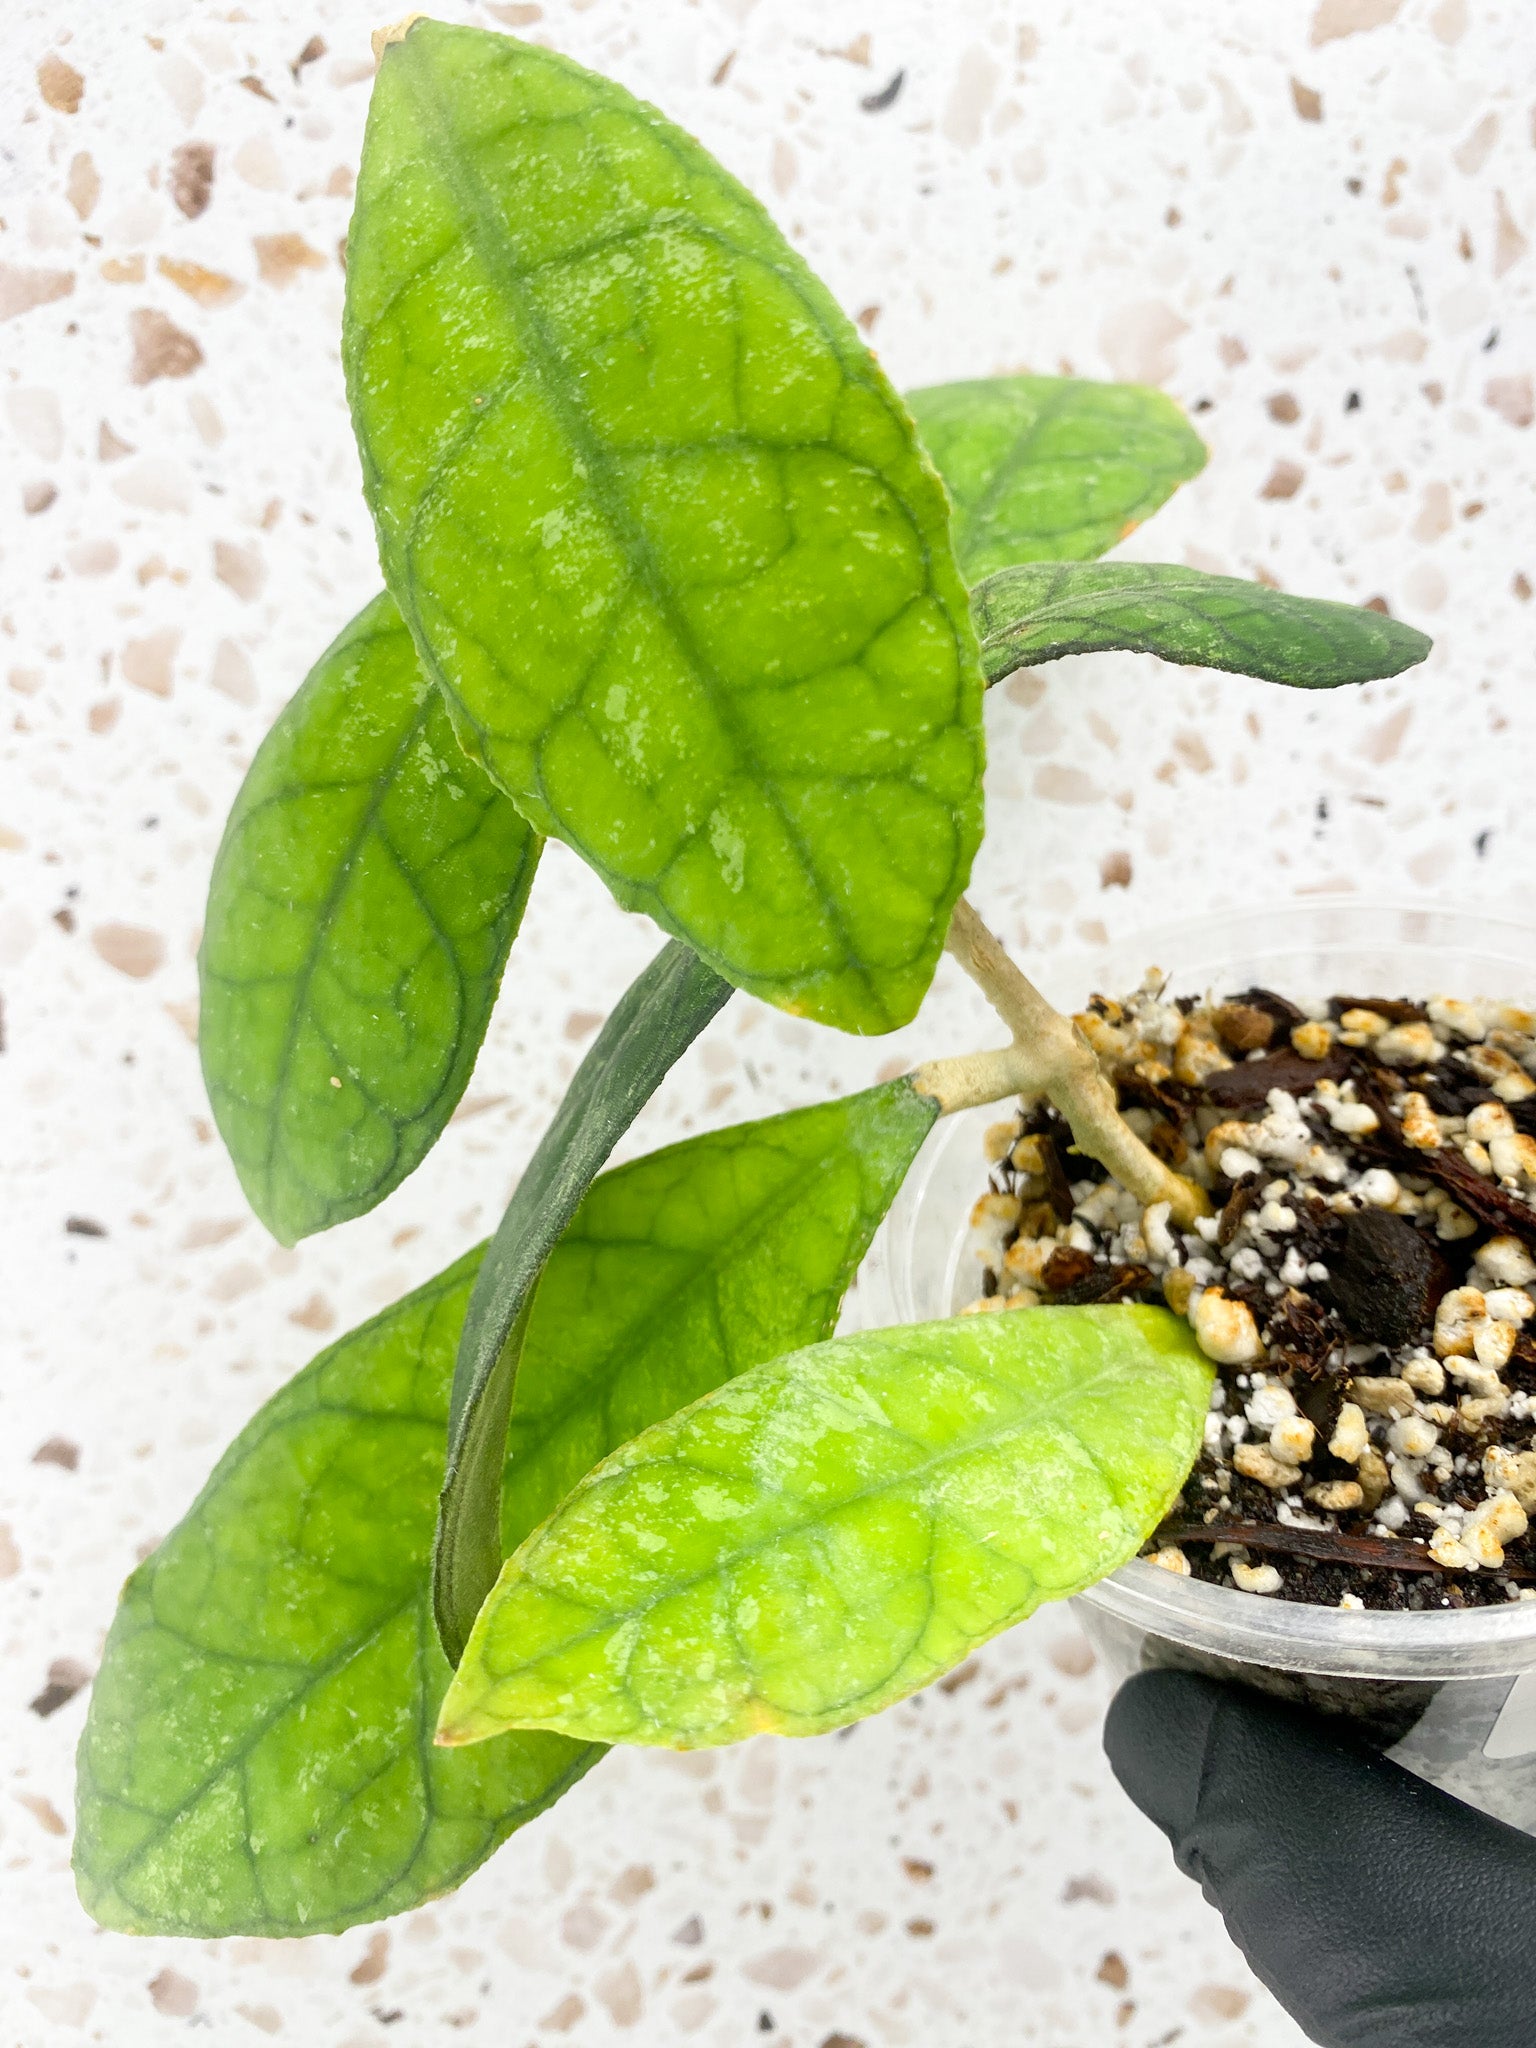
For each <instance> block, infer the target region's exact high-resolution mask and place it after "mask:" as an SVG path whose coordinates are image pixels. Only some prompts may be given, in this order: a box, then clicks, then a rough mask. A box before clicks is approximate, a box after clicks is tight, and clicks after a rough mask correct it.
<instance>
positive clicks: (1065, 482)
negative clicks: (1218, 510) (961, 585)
mask: <svg viewBox="0 0 1536 2048" xmlns="http://www.w3.org/2000/svg"><path fill="white" fill-rule="evenodd" d="M907 404H908V405H909V406H910V407H911V410H912V415H913V418H914V419H915V420H916V421H917V428H918V432H919V433H920V434H921V436H922V438H923V445H924V446H925V447H926V448H927V450H928V452H929V454H930V455H931V456H932V457H933V460H934V462H935V463H936V464H937V466H938V470H939V473H940V475H941V476H942V477H943V478H944V481H945V483H946V484H947V485H948V486H949V493H950V497H951V499H952V500H953V504H954V527H953V532H954V543H955V552H956V554H957V555H958V556H959V558H960V567H961V571H962V573H963V574H964V576H965V580H966V582H967V583H977V582H979V581H980V579H981V578H982V577H983V576H989V575H991V574H992V573H993V571H994V570H997V569H1001V568H1003V567H1005V566H1006V565H1007V564H1009V563H1011V562H1067V561H1087V560H1089V559H1090V558H1091V557H1092V556H1094V555H1101V554H1103V552H1104V550H1105V549H1106V548H1112V547H1113V546H1114V545H1115V543H1116V541H1120V540H1124V538H1125V536H1126V535H1127V534H1128V533H1129V532H1130V531H1131V530H1132V528H1134V527H1137V526H1139V525H1140V524H1141V522H1142V521H1143V520H1144V519H1146V518H1149V517H1150V515H1151V514H1152V513H1154V512H1155V511H1156V510H1157V508H1158V506H1159V505H1161V504H1163V503H1164V502H1165V500H1166V499H1168V498H1169V497H1170V496H1171V495H1172V494H1173V492H1174V491H1175V490H1176V489H1177V488H1178V486H1179V485H1180V484H1181V483H1185V482H1187V481H1188V479H1189V478H1190V477H1192V476H1195V475H1197V474H1198V473H1199V471H1200V470H1201V469H1203V468H1204V466H1205V444H1204V442H1202V441H1201V439H1200V437H1199V435H1198V434H1197V433H1196V432H1195V431H1194V429H1193V427H1191V426H1190V424H1189V422H1188V420H1187V419H1185V417H1184V415H1183V413H1182V412H1180V410H1179V408H1178V407H1177V406H1176V405H1175V404H1174V403H1173V401H1172V399H1170V398H1165V397H1164V396H1163V394H1162V393H1161V392H1160V391H1154V390H1152V389H1151V388H1150V386H1148V385H1145V384H1094V383H1088V382H1086V381H1084V380H1083V379H1080V378H1076V377H984V378H978V379H975V380H973V381H969V382H966V383H960V384H931V385H928V386H927V387H926V388H925V389H923V390H921V391H911V392H909V393H908V394H907Z"/></svg>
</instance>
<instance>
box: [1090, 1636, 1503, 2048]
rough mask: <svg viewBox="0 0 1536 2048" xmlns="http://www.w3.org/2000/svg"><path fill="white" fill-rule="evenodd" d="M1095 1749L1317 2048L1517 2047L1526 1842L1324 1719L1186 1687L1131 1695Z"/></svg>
mask: <svg viewBox="0 0 1536 2048" xmlns="http://www.w3.org/2000/svg"><path fill="white" fill-rule="evenodd" d="M1104 1747H1105V1749H1106V1750H1107V1751H1108V1753H1109V1761H1110V1764H1111V1766H1112V1768H1113V1770H1114V1773H1115V1776H1116V1777H1117V1778H1118V1779H1119V1781H1120V1783H1121V1785H1122V1786H1123V1787H1124V1789H1125V1790H1126V1792H1128V1793H1129V1794H1130V1796H1131V1798H1132V1799H1133V1800H1134V1801H1135V1802H1136V1804H1137V1805H1138V1806H1139V1807H1140V1808H1141V1810H1142V1812H1143V1813H1145V1814H1147V1815H1148V1816H1149V1818H1150V1819H1152V1820H1154V1821H1155V1822H1156V1823H1157V1825H1158V1826H1159V1827H1160V1828H1161V1829H1162V1830H1163V1832H1164V1834H1166V1835H1167V1837H1168V1839H1169V1841H1170V1842H1172V1844H1173V1853H1174V1858H1175V1860H1176V1861H1177V1863H1178V1866H1179V1868H1180V1869H1181V1870H1182V1871H1184V1872H1185V1874H1186V1875H1187V1876H1190V1877H1193V1878H1196V1879H1198V1880H1199V1882H1200V1884H1201V1886H1202V1887H1203V1889H1204V1891H1205V1895H1206V1897H1207V1898H1208V1899H1209V1900H1210V1901H1211V1903H1212V1904H1213V1905H1214V1906H1216V1907H1217V1908H1219V1910H1220V1912H1221V1915H1222V1918H1223V1919H1224V1920H1225V1921H1226V1923H1227V1931H1228V1932H1229V1933H1230V1935H1231V1936H1232V1939H1233V1940H1234V1941H1235V1942H1236V1943H1237V1945H1238V1947H1239V1948H1240V1949H1241V1950H1242V1951H1243V1954H1244V1955H1245V1956H1246V1957H1247V1958H1248V1962H1249V1964H1250V1966H1251V1967H1252V1969H1253V1971H1254V1973H1255V1975H1256V1976H1258V1977H1260V1978H1261V1979H1262V1980H1263V1982H1264V1983H1265V1984H1267V1985H1268V1986H1269V1988H1270V1990H1271V1991H1272V1992H1273V1993H1274V1994H1275V1996H1276V1998H1278V1999H1279V2001H1280V2003H1281V2004H1282V2005H1283V2006H1284V2007H1285V2008H1286V2010H1287V2012H1289V2013H1290V2014H1291V2015H1292V2017H1293V2018H1294V2019H1296V2020H1297V2022H1298V2023H1299V2024H1300V2025H1301V2026H1302V2027H1303V2028H1304V2029H1305V2030H1306V2032H1307V2033H1308V2034H1309V2035H1310V2036H1311V2038H1312V2039H1313V2040H1314V2041H1316V2042H1319V2043H1321V2044H1322V2048H1462V2044H1467V2048H1472V2044H1475V2048H1532V2043H1533V2042H1536V1977H1533V1973H1532V1968H1531V1957H1532V1941H1533V1930H1536V1841H1532V1840H1531V1838H1530V1837H1529V1836H1526V1835H1523V1834H1521V1833H1520V1832H1519V1831H1518V1830H1517V1829H1515V1828H1510V1827H1506V1826H1505V1825H1504V1823H1503V1822H1502V1821H1496V1820H1491V1819H1490V1818H1489V1817H1488V1816H1487V1815H1486V1814H1483V1813H1479V1812H1477V1811H1476V1810H1475V1809H1474V1808H1472V1807H1470V1806H1465V1805H1463V1804H1462V1802H1461V1801H1460V1800H1458V1799H1452V1798H1451V1797H1450V1796H1449V1795H1448V1794H1447V1793H1444V1792H1441V1791H1438V1790H1436V1788H1435V1787H1433V1786H1431V1785H1427V1784H1425V1783H1424V1782H1423V1780H1422V1779H1419V1778H1416V1777H1414V1776H1413V1775H1412V1773H1411V1772H1408V1771H1405V1770H1403V1769H1402V1767H1401V1766H1400V1765H1398V1764H1394V1763H1390V1762H1389V1761H1388V1760H1387V1759H1386V1758H1385V1757H1383V1756H1381V1755H1379V1754H1377V1753H1376V1752H1374V1751H1372V1750H1369V1749H1367V1748H1365V1747H1364V1746H1363V1745H1361V1744H1359V1743H1357V1742H1356V1741H1354V1740H1353V1739H1352V1738H1351V1737H1350V1736H1349V1735H1348V1734H1347V1733H1345V1732H1343V1731H1342V1730H1341V1729H1339V1728H1337V1727H1336V1726H1335V1725H1334V1724H1332V1723H1331V1722H1329V1721H1327V1720H1325V1719H1321V1718H1319V1717H1317V1716H1315V1715H1311V1714H1306V1713H1303V1712H1301V1711H1299V1710H1298V1709H1296V1708H1293V1707H1287V1706H1284V1705H1282V1704H1281V1703H1280V1702H1279V1701H1276V1700H1270V1699H1266V1698H1265V1697H1263V1696H1262V1695H1261V1694H1258V1693H1253V1692H1249V1691H1247V1690H1246V1689H1245V1688H1243V1687H1241V1686H1229V1685H1222V1684H1219V1683H1218V1682H1217V1681H1216V1680H1214V1679H1210V1678H1204V1677H1199V1676H1197V1675H1196V1674H1194V1673H1193V1672H1187V1671H1145V1672H1142V1673H1140V1674H1139V1675H1138V1676H1137V1677H1135V1678H1133V1679H1131V1680H1130V1681H1129V1683H1128V1684H1127V1685H1125V1686H1123V1687H1122V1688H1121V1690H1120V1692H1119V1694H1118V1695H1117V1696H1116V1698H1115V1700H1114V1702H1113V1704H1112V1705H1111V1707H1110V1710H1109V1718H1108V1720H1107V1722H1106V1724H1105V1728H1104Z"/></svg>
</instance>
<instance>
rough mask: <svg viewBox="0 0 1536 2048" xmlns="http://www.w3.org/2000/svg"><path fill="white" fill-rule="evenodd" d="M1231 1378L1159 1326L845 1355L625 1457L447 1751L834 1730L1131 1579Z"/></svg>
mask: <svg viewBox="0 0 1536 2048" xmlns="http://www.w3.org/2000/svg"><path fill="white" fill-rule="evenodd" d="M1210 1385H1211V1367H1210V1365H1209V1363H1208V1362H1207V1361H1206V1359H1205V1358H1204V1357H1203V1356H1202V1354H1201V1353H1200V1351H1199V1350H1198V1348H1197V1347H1196V1345H1195V1343H1194V1340H1193V1338H1192V1337H1191V1335H1190V1332H1189V1328H1188V1326H1187V1324H1185V1323H1184V1322H1183V1321H1182V1320H1181V1319H1179V1318H1176V1317H1174V1316H1172V1315H1171V1314H1169V1312H1168V1311H1167V1310H1165V1309H1153V1308H1139V1307H1113V1308H1079V1309H1065V1308H1063V1309H1033V1310H1025V1311H1020V1312H1016V1313H1013V1314H1010V1315H998V1316H974V1317H962V1318H956V1319H955V1320H953V1321H950V1322H946V1323H930V1324H924V1325H917V1326H913V1327H909V1328H905V1329H897V1330H880V1331H874V1332H871V1333H869V1334H867V1335H864V1336H859V1337H850V1338H842V1339H836V1340H834V1341H833V1342H831V1343H827V1344H822V1345H818V1346H815V1347H813V1348H812V1349H810V1350H808V1351H801V1352H798V1353H795V1354H793V1355H792V1356H790V1357H787V1358H779V1359H775V1360H774V1361H773V1362H772V1363H771V1364H768V1365H763V1366H759V1367H756V1368H755V1369H753V1370H752V1371H750V1372H748V1373H744V1374H742V1375H741V1376H740V1377H739V1378H737V1379H735V1380H732V1381H731V1382H730V1383H729V1384H728V1385H726V1386H725V1387H723V1388H722V1389H721V1390H720V1391H719V1392H718V1393H716V1394H713V1395H710V1396H708V1397H707V1398H706V1399H704V1400H701V1401H698V1402H695V1404H694V1405H693V1406H692V1407H691V1408H687V1409H685V1410H683V1411H682V1413H681V1414H679V1415H675V1416H673V1417H672V1418H671V1419H670V1420H668V1421H666V1422H663V1423H660V1424H658V1425H657V1426H656V1427H654V1428H652V1429H649V1430H646V1431H645V1432H644V1433H643V1434H641V1435H640V1436H638V1437H636V1438H635V1439H634V1441H633V1442H631V1443H629V1444H627V1445H626V1446H625V1447H624V1448H623V1449H622V1450H621V1451H618V1452H616V1453H615V1454H614V1455H613V1456H612V1457H610V1458H608V1459H606V1460H605V1461H604V1462H603V1463H602V1464H601V1465H599V1466H598V1467H597V1468H596V1469H595V1470H594V1471H592V1472H591V1473H590V1474H589V1475H588V1476H587V1478H586V1479H585V1480H583V1481H582V1483H581V1484H580V1485H579V1486H578V1487H577V1488H576V1489H575V1490H574V1492H572V1493H571V1494H570V1495H568V1496H567V1498H566V1500H565V1501H564V1502H563V1503H562V1505H561V1506H560V1507H559V1508H558V1509H557V1510H556V1512H555V1513H554V1515H553V1516H552V1517H551V1518H550V1519H549V1520H548V1521H547V1522H546V1523H545V1524H544V1525H543V1526H542V1527H541V1528H540V1529H538V1530H536V1531H535V1532H534V1534H533V1535H532V1536H531V1537H530V1538H529V1539H528V1540H527V1542H525V1543H524V1545H523V1546H522V1548H521V1549H520V1550H519V1551H517V1552H516V1554H515V1555H514V1556H513V1557H512V1558H510V1559H509V1560H508V1562H507V1565H506V1567H505V1569H504V1570H503V1573H502V1576H501V1579H500V1581H499V1582H498V1584H497V1587H496V1591H495V1593H494V1594H493V1595H492V1596H491V1598H490V1600H489V1601H487V1603H486V1606H485V1608H484V1610H483V1612H482V1614H481V1616H480V1619H479V1621H478V1622H477V1623H476V1626H475V1632H474V1635H473V1637H472V1638H471V1641H470V1645H469V1648H468V1650H467V1651H466V1653H465V1656H464V1659H463V1661H462V1662H461V1664H460V1666H459V1669H458V1671H457V1673H456V1674H455V1677H454V1681H453V1684H452V1686H451V1688H450V1690H449V1694H448V1697H447V1699H446V1700H445V1702H444V1704H443V1711H442V1717H441V1722H440V1729H439V1737H438V1739H439V1741H442V1742H446V1743H451V1744H459V1743H475V1742H479V1741H481V1740H483V1739H484V1738H485V1737H487V1736H491V1735H495V1734H497V1733H499V1732H500V1731H501V1730H503V1729H506V1728H509V1727H546V1728H559V1729H560V1730H562V1731H563V1732H565V1733H568V1734H573V1735H582V1736H586V1737H590V1738H592V1739H598V1740H602V1741H607V1742H634V1743H654V1744H661V1745H664V1746H667V1747H672V1748H694V1747H699V1746H702V1745H707V1744H714V1743H723V1742H735V1741H740V1740H741V1739H743V1738H744V1737H745V1736H748V1735H752V1734H757V1733H761V1732H763V1731H765V1730H770V1731H773V1732H776V1733H779V1734H785V1735H810V1734H816V1733H818V1732H820V1731H822V1730H824V1729H827V1728H834V1727H839V1726H842V1725H844V1724H845V1723H847V1722H849V1721H854V1720H857V1719H859V1718H861V1717H862V1716H863V1715H865V1714H869V1713H873V1712H875V1711H876V1710H877V1709H879V1708H880V1707H883V1706H887V1705H889V1704H890V1703H891V1702H892V1701H893V1700H898V1699H901V1698H903V1697H904V1696H905V1695H906V1694H907V1693H910V1692H913V1691H915V1690H916V1689H917V1688H918V1687H920V1686H923V1685H926V1684H927V1683H928V1682H929V1681H930V1680H931V1679H933V1678H935V1677H937V1676H938V1675H939V1674H940V1673H941V1672H942V1671H944V1670H946V1669H948V1668H949V1667H950V1666H951V1665H953V1664H956V1663H958V1662H959V1661H960V1660H961V1659H962V1658H963V1657H965V1656H966V1655H967V1654H968V1653H969V1652H970V1651H971V1650H972V1649H974V1648H975V1647H976V1645H977V1644H978V1643H981V1642H984V1641H986V1640H987V1638H988V1637H989V1636H992V1635H995V1634H996V1633H997V1632H998V1631H999V1630H1000V1629H1003V1628H1007V1627H1009V1626H1010V1625H1011V1624H1013V1623H1014V1622H1017V1621H1020V1620H1022V1619H1023V1618H1024V1617H1025V1616H1026V1615H1028V1614H1030V1613H1032V1612H1033V1610H1034V1609H1035V1608H1036V1607H1037V1606H1038V1605H1039V1604H1040V1603H1041V1602H1042V1601H1045V1600H1055V1599H1061V1598H1064V1597H1065V1596H1067V1595H1068V1594H1071V1593H1076V1592H1080V1591H1081V1590H1082V1588H1083V1587H1084V1586H1087V1585H1090V1584H1091V1583H1092V1582H1093V1581H1094V1580H1096V1579H1098V1578H1101V1577H1102V1576H1103V1575H1104V1574H1105V1573H1107V1572H1109V1571H1112V1570H1114V1568H1115V1567H1116V1566H1117V1565H1119V1564H1122V1563H1123V1562H1124V1561H1125V1560H1126V1559H1127V1558H1128V1557H1131V1556H1133V1555H1134V1553H1135V1551H1136V1550H1137V1548H1138V1547H1139V1545H1140V1544H1141V1542H1142V1541H1143V1539H1144V1538H1145V1536H1146V1535H1147V1533H1148V1531H1149V1530H1151V1529H1152V1528H1153V1527H1154V1526H1155V1525H1156V1523H1157V1521H1158V1519H1159V1517H1160V1516H1161V1515H1162V1513H1163V1512H1164V1510H1165V1509H1166V1507H1167V1505H1168V1503H1169V1501H1170V1500H1171V1499H1172V1498H1173V1496H1174V1495H1175V1494H1176V1493H1177V1491H1178V1489H1179V1486H1180V1485H1181V1483H1182V1482H1183V1479H1184V1477H1185V1474H1186V1473H1187V1471H1188V1469H1189V1466H1190V1463H1191V1461H1192V1460H1193V1458H1194V1455H1195V1452H1196V1450H1197V1449H1198V1447H1199V1443H1200V1435H1201V1430H1202V1427H1203V1424H1204V1419H1205V1413H1206V1404H1207V1399H1208V1395H1209V1390H1210Z"/></svg>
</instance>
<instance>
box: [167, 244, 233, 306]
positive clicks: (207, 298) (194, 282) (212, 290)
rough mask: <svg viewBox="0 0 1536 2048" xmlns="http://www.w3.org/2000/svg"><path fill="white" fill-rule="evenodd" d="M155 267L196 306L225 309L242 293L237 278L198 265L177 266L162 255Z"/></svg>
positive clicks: (168, 257)
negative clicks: (222, 307) (224, 307)
mask: <svg viewBox="0 0 1536 2048" xmlns="http://www.w3.org/2000/svg"><path fill="white" fill-rule="evenodd" d="M155 268H156V270H158V271H159V273H160V275H161V276H162V277H164V278H168V279H169V280H170V282H171V283H172V284H173V285H175V287H176V289H177V290H178V291H181V292H185V293H186V295H187V297H188V298H189V299H192V300H194V301H195V302H196V303H197V304H198V305H199V306H227V305H228V304H229V302H230V301H231V300H232V299H238V298H239V297H240V295H241V293H242V292H243V291H244V290H245V286H244V285H243V284H241V283H240V281H239V280H238V279H237V278H233V277H226V276H225V275H224V273H223V271H222V270H206V269H205V268H204V267H203V265H202V264H201V263H179V262H177V261H176V260H175V259H174V258H172V257H170V256H162V257H160V258H159V259H158V260H157V262H156V264H155Z"/></svg>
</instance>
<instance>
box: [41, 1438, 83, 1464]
mask: <svg viewBox="0 0 1536 2048" xmlns="http://www.w3.org/2000/svg"><path fill="white" fill-rule="evenodd" d="M32 1462H33V1464H34V1465H57V1466H58V1467H59V1469H60V1471H62V1472H73V1471H75V1470H76V1469H77V1468H78V1466H79V1463H80V1446H79V1445H78V1444H72V1443H71V1442H70V1440H69V1438H68V1437H67V1436H51V1437H49V1439H48V1441H47V1442H46V1443H42V1444H39V1445H38V1447H37V1449H36V1450H35V1451H34V1452H33V1453H32Z"/></svg>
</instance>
